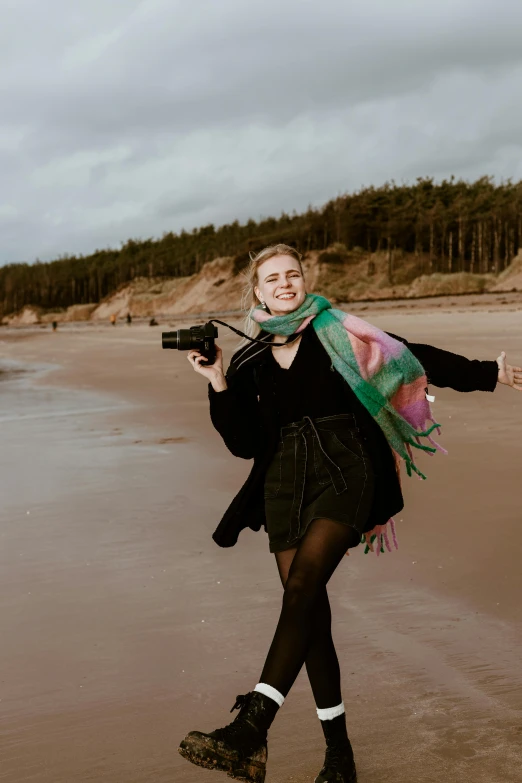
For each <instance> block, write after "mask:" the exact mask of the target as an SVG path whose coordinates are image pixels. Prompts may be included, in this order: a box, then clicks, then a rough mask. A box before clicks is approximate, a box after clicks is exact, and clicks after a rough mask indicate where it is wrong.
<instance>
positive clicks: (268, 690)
mask: <svg viewBox="0 0 522 783" xmlns="http://www.w3.org/2000/svg"><path fill="white" fill-rule="evenodd" d="M254 690H255V691H257V692H258V693H263V694H264V695H265V696H268V698H269V699H273V700H274V701H275V702H277V704H279V706H280V707H282V706H283V702H284V700H285V697H284V696H283V694H282V693H279V691H278V690H276V689H275V688H272V686H271V685H267V684H266V683H265V682H258V684H257V685H256V687H255V688H254Z"/></svg>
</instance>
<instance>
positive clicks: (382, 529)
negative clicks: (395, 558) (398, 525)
mask: <svg viewBox="0 0 522 783" xmlns="http://www.w3.org/2000/svg"><path fill="white" fill-rule="evenodd" d="M388 525H389V526H390V530H389V532H390V533H391V537H392V541H393V545H394V547H395V549H398V548H399V544H398V542H397V532H396V530H395V520H394V519H392V518H390V519H389V520H388V522H386V524H384V525H376V526H375V527H374V528H373V530H369V531H368V532H367V533H363V535H362V537H361V544H364V543H365V542H366V546H365V548H364V554H365V555H367V554H368V552H375V554H376V555H377V557H379V555H380V554H381V552H382V554H384V551H385V550H384V547H385V546H386V549H387V550H388V552H391V551H392V548H391V544H390V538H389V535H388V530H387V526H388Z"/></svg>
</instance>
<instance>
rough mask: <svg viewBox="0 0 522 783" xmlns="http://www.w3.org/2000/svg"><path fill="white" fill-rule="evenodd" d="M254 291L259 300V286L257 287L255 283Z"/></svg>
mask: <svg viewBox="0 0 522 783" xmlns="http://www.w3.org/2000/svg"><path fill="white" fill-rule="evenodd" d="M254 293H255V295H256V296H257V298H258V299H259V300H260V301H261V297H260V296H259V294H260V293H261V292H260V291H259V288H258V287H257V285H255V286H254Z"/></svg>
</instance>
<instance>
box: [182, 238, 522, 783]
mask: <svg viewBox="0 0 522 783" xmlns="http://www.w3.org/2000/svg"><path fill="white" fill-rule="evenodd" d="M247 277H248V280H249V297H250V303H251V307H250V310H249V312H248V315H247V326H246V327H245V331H246V332H247V333H248V334H249V335H250V337H252V338H255V339H257V340H258V341H260V342H250V341H249V340H247V339H245V340H243V341H242V342H241V343H240V345H239V347H238V350H236V352H235V353H234V355H233V356H232V359H231V362H230V366H229V368H228V370H227V372H226V373H224V370H223V353H222V350H221V349H220V348H218V346H216V351H217V358H216V361H215V363H214V364H213V365H211V366H207V367H205V366H202V365H201V360H202V358H203V357H202V355H201V354H200V352H199V351H196V350H191V351H189V353H188V360H189V361H190V363H191V364H192V366H193V368H194V370H195V371H196V372H198V373H200V374H201V375H203V376H204V377H205V378H206V379H207V380H208V381H209V384H208V393H209V399H210V415H211V419H212V423H213V424H214V426H215V428H216V429H217V430H218V432H219V433H220V434H221V436H222V438H223V440H224V442H225V444H226V446H227V447H228V449H229V450H230V451H231V453H232V454H233V455H234V456H236V457H241V458H243V459H247V460H250V459H253V460H254V463H253V466H252V469H251V472H250V475H249V476H248V478H247V480H246V481H245V483H244V485H243V487H242V488H241V490H240V491H239V493H238V494H237V495H236V496H235V498H234V499H233V501H232V503H231V504H230V506H229V508H228V510H227V511H226V512H225V514H224V516H223V518H222V520H221V522H220V523H219V525H218V527H217V529H216V530H215V532H214V534H213V538H214V541H215V542H216V543H217V544H218V545H219V546H222V547H231V546H233V545H234V544H235V543H236V542H237V539H238V535H239V533H240V532H241V531H242V530H243V529H245V528H247V527H250V528H251V529H252V530H259V529H260V528H261V527H263V528H264V529H265V530H266V532H267V533H268V544H269V550H270V552H273V553H274V555H275V560H276V564H277V568H278V571H279V575H280V578H281V582H282V584H283V588H284V593H283V601H282V609H281V614H280V617H279V622H278V624H277V627H276V630H275V634H274V637H273V639H272V643H271V645H270V647H269V650H268V655H267V658H266V661H265V664H264V667H263V670H262V672H261V675H260V677H259V682H258V684H257V685H255V687H254V689H253V690H252V691H250V692H248V693H246V694H244V695H240V696H238V697H237V698H236V701H235V703H234V705H233V707H232V710H231V712H232V711H233V710H234V709H239V713H238V715H237V716H236V718H235V720H233V721H232V723H230V724H228V725H227V726H225V727H224V728H219V729H216V730H215V731H211V732H208V733H204V732H199V731H191V732H190V733H189V734H188V735H187V737H186V738H185V739H184V740H183V741H182V742H181V746H180V748H179V751H180V753H181V754H182V755H183V756H184V757H185V758H186V759H188V760H189V761H191V762H192V763H193V764H197V765H199V766H202V767H206V768H208V769H217V770H221V771H224V772H227V773H228V775H229V776H230V777H232V778H235V779H236V780H242V781H247V782H248V783H262V782H263V781H264V779H265V769H266V759H267V733H268V729H269V728H270V725H271V723H272V721H273V720H274V718H275V716H276V714H277V711H278V710H279V708H280V707H281V706H282V705H283V702H284V700H285V698H286V696H287V695H288V693H289V691H290V689H291V687H292V685H293V683H294V681H295V679H296V677H297V675H298V673H299V671H300V670H301V667H302V666H303V664H304V665H305V666H306V671H307V673H308V677H309V680H310V685H311V687H312V691H313V695H314V699H315V702H316V708H317V715H318V717H319V719H320V722H321V727H322V730H323V733H324V737H325V739H326V757H325V760H324V764H323V767H322V769H321V771H320V772H319V775H318V777H316V779H315V783H327V781H330V782H333V781H336V783H348V781H349V782H350V783H355V781H356V769H355V762H354V756H353V751H352V746H351V743H350V740H349V738H348V734H347V729H346V721H345V707H344V703H343V700H342V695H341V680H340V669H339V662H338V658H337V654H336V651H335V647H334V642H333V639H332V634H331V611H330V604H329V599H328V593H327V583H328V581H329V579H330V577H331V576H332V574H333V573H334V571H335V569H336V568H337V566H338V565H339V563H340V562H341V561H342V560H343V558H344V555H346V554H349V550H350V549H353V548H354V547H357V546H358V544H359V543H364V544H366V549H365V551H374V552H375V553H376V554H377V555H379V554H382V553H384V552H385V548H386V549H387V550H388V551H391V550H392V546H391V543H393V545H394V546H395V547H396V546H397V540H396V533H395V527H394V521H393V519H392V517H393V515H395V514H397V513H398V512H399V511H401V509H402V508H403V506H404V501H403V496H402V491H401V480H400V471H399V466H400V463H401V462H404V464H405V466H406V471H407V474H408V475H411V474H412V473H417V474H418V475H419V476H420V477H421V478H425V476H424V475H423V474H422V473H421V471H420V469H419V467H418V466H417V465H416V462H415V458H414V452H415V451H416V450H417V453H419V451H427V452H428V453H430V454H433V453H434V452H435V451H436V450H437V449H439V450H441V451H444V449H443V448H442V446H439V444H438V443H436V442H435V441H434V440H433V438H432V432H433V431H434V430H436V431H437V433H438V434H440V425H439V424H438V423H437V422H436V420H435V419H434V418H433V416H432V412H431V409H430V404H429V403H430V401H433V399H434V398H433V397H431V396H429V394H428V391H429V390H428V384H433V385H434V386H440V387H450V388H452V389H456V390H457V391H461V392H471V391H488V392H492V391H494V390H495V388H496V385H497V383H503V384H506V385H507V386H511V387H513V388H514V389H517V390H518V391H522V368H521V367H513V366H511V365H509V364H508V363H507V361H506V354H505V352H504V351H502V352H501V353H500V355H499V356H498V358H497V359H491V360H490V361H479V360H476V359H475V360H469V359H466V358H464V357H463V356H459V355H457V354H454V353H452V352H450V351H445V350H441V349H439V348H435V347H433V346H431V345H424V344H422V343H414V342H412V343H410V342H408V341H407V340H406V339H404V338H403V337H399V336H398V335H395V334H391V333H389V332H384V331H381V329H379V328H377V327H375V326H373V325H372V324H370V323H368V322H367V321H364V320H362V319H361V318H358V317H356V316H353V315H350V314H349V313H346V312H344V311H342V310H336V309H334V308H332V307H331V304H330V302H329V301H328V300H327V299H325V298H324V297H322V296H318V295H316V294H311V293H307V291H306V285H305V278H304V274H303V268H302V265H301V255H300V253H298V252H297V250H295V249H294V248H292V247H289V246H287V245H283V244H279V245H275V246H273V247H267V248H265V249H264V250H261V251H260V252H259V253H257V255H254V256H251V263H250V265H249V268H248V270H247ZM455 481H456V482H457V479H455ZM223 633H224V634H226V629H223ZM267 642H268V640H267ZM267 646H268V644H267ZM368 676H371V672H370V671H369V672H368ZM368 728H369V729H371V731H372V733H373V734H375V736H376V737H378V733H379V728H378V727H376V726H371V727H368Z"/></svg>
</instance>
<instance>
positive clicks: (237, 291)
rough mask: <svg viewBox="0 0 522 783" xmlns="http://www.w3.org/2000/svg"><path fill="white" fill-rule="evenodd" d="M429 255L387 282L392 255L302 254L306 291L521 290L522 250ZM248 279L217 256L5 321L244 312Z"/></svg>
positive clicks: (410, 259)
mask: <svg viewBox="0 0 522 783" xmlns="http://www.w3.org/2000/svg"><path fill="white" fill-rule="evenodd" d="M426 266H427V264H426V259H419V258H417V257H415V256H414V255H413V254H410V255H406V254H404V255H402V256H401V257H400V258H399V259H397V265H396V269H395V270H394V271H393V282H392V283H390V280H389V268H388V257H387V254H386V253H380V254H378V253H374V254H372V255H371V256H368V255H366V254H364V253H350V254H348V256H347V262H346V263H331V262H321V261H320V253H319V252H318V251H312V252H310V253H308V254H307V255H306V256H305V257H304V259H303V268H304V272H305V280H306V286H307V290H308V291H313V292H314V293H317V294H322V295H323V296H326V297H327V298H328V299H330V301H331V302H332V303H333V304H336V303H338V302H347V301H352V302H355V301H361V300H374V301H376V300H384V299H395V298H409V297H412V298H418V297H430V296H443V295H455V294H465V293H473V294H480V293H483V292H485V291H493V292H507V291H513V290H515V291H522V253H519V255H518V256H517V257H516V258H515V259H514V260H513V262H512V264H511V265H510V266H509V267H508V269H506V270H505V271H504V272H503V273H502V274H501V275H499V276H498V277H495V276H494V275H492V274H482V275H478V274H470V273H468V272H461V273H458V274H457V273H454V274H440V273H437V274H432V275H427V274H422V272H423V268H424V269H425V268H426ZM245 286H246V279H245V277H244V275H243V274H242V273H241V272H240V273H239V274H236V272H235V267H234V259H233V258H231V257H225V258H216V259H214V260H213V261H210V262H209V263H207V264H205V265H204V266H203V267H202V269H201V270H200V271H199V272H198V273H197V274H194V275H191V276H190V277H178V278H171V279H167V280H150V279H148V278H138V279H136V280H134V281H133V282H132V283H130V284H129V285H127V286H125V287H124V288H121V289H120V290H119V291H117V292H116V293H115V294H113V295H112V296H111V297H108V298H107V299H105V300H104V301H103V302H101V303H100V304H97V305H96V304H90V305H74V306H73V307H69V308H68V309H67V311H64V312H60V313H42V312H41V311H40V310H38V309H37V308H33V307H30V306H26V307H25V308H24V309H23V310H22V311H21V312H20V313H17V314H13V315H11V316H7V317H5V318H4V319H3V323H5V324H8V325H13V326H22V325H30V324H36V323H49V322H50V321H53V320H56V321H85V320H94V321H108V320H109V319H110V318H111V316H115V317H116V318H118V319H121V318H124V317H125V316H126V315H127V313H131V314H132V315H133V316H136V317H138V318H139V317H148V318H151V317H153V316H176V315H186V314H187V315H188V314H191V313H208V312H227V311H234V310H235V311H239V310H241V309H242V308H243V307H244V306H246V307H248V304H249V303H248V302H247V301H246V300H245V296H244V290H245Z"/></svg>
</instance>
